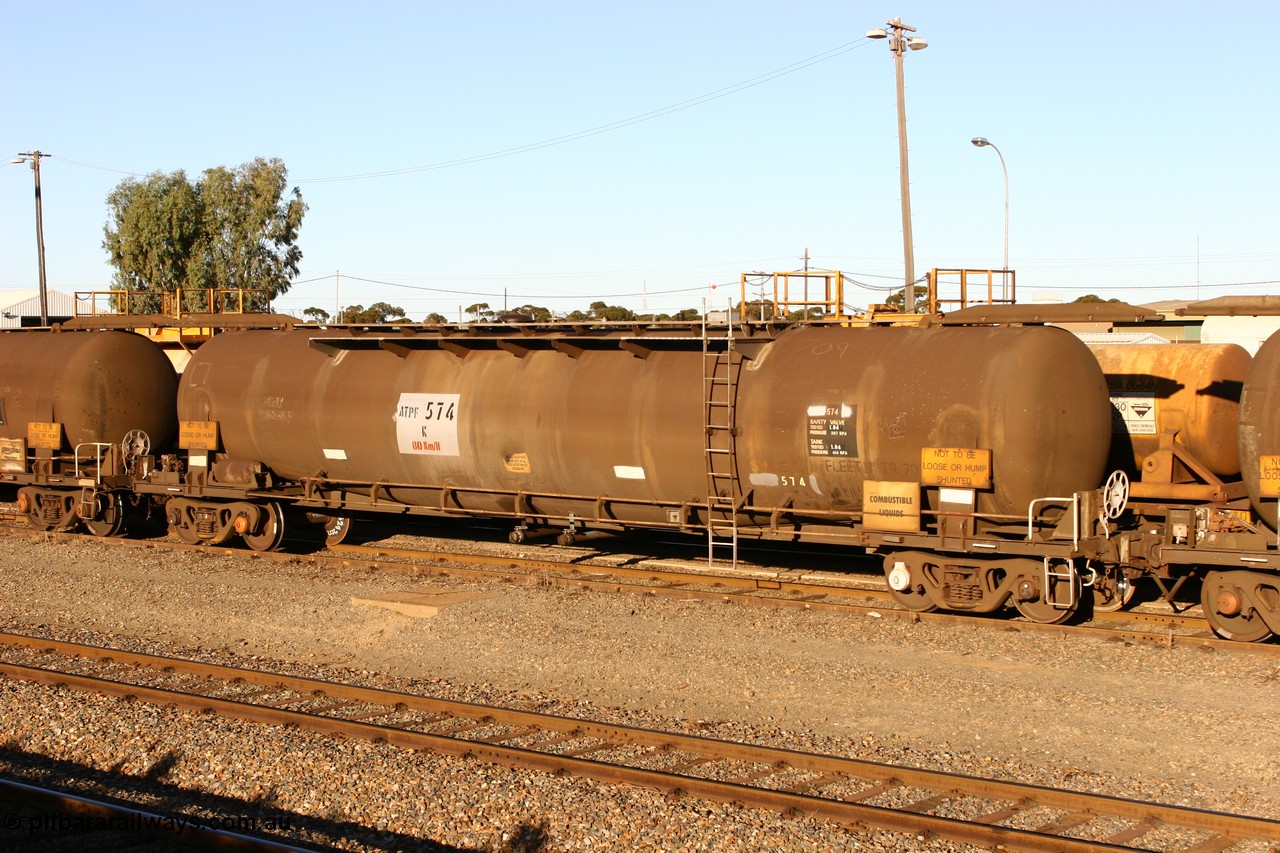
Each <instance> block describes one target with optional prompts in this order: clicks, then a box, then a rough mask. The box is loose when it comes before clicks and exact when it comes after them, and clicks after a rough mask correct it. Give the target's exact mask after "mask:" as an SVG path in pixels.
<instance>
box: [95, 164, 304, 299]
mask: <svg viewBox="0 0 1280 853" xmlns="http://www.w3.org/2000/svg"><path fill="white" fill-rule="evenodd" d="M107 207H108V210H109V214H110V219H109V221H108V223H107V225H106V228H105V229H104V232H105V235H106V239H105V240H104V241H103V248H104V249H106V250H107V253H108V255H109V256H110V261H111V265H112V266H113V267H114V268H115V273H114V274H113V276H112V283H113V285H114V286H115V287H116V288H117V289H120V290H125V291H129V292H130V296H129V297H128V300H129V310H130V311H132V312H135V313H136V312H138V311H140V310H146V311H156V310H160V307H161V298H160V294H168V293H174V292H176V291H178V290H182V291H183V292H184V294H185V295H184V302H183V305H182V308H183V309H185V310H209V309H210V307H211V306H210V305H209V303H208V300H207V298H206V294H207V293H210V292H218V291H222V292H227V291H244V292H248V294H249V297H248V298H247V300H245V302H244V303H243V307H244V308H245V309H247V310H261V309H264V308H266V307H267V305H268V304H269V302H270V300H272V299H274V298H275V297H277V296H279V295H280V294H282V293H284V292H285V291H287V290H288V289H289V284H290V281H291V280H292V279H293V278H296V277H297V275H298V264H299V263H300V262H301V260H302V250H301V249H300V248H299V247H298V245H297V240H298V232H299V230H300V229H301V227H302V218H303V215H304V214H305V213H306V210H307V206H306V204H305V203H304V202H303V200H302V194H301V192H299V190H298V188H297V187H294V188H292V189H290V188H289V187H288V170H287V169H286V168H285V165H284V162H283V161H281V160H278V159H271V160H266V159H263V158H261V157H260V158H258V159H256V160H253V161H252V162H250V163H245V164H243V165H241V166H239V167H237V168H235V169H227V168H224V167H221V166H219V167H217V168H213V169H206V170H205V171H204V172H203V173H202V174H201V176H200V178H199V180H196V181H190V180H188V178H187V176H186V174H185V173H184V172H183V171H181V170H179V171H176V172H171V173H167V174H166V173H163V172H154V173H152V174H150V175H148V176H147V177H145V178H142V179H138V178H127V179H125V180H124V181H122V182H121V183H120V184H119V185H118V186H117V187H116V188H115V189H114V190H113V191H112V192H111V194H110V195H109V196H108V197H107ZM133 294H138V295H137V296H135V295H133ZM230 300H231V297H229V296H227V295H225V294H224V296H223V297H222V304H221V305H219V306H217V307H220V308H223V309H226V308H229V307H232V303H231V301H230ZM240 304H241V303H240V302H239V301H236V302H235V307H239V306H240Z"/></svg>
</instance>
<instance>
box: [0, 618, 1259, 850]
mask: <svg viewBox="0 0 1280 853" xmlns="http://www.w3.org/2000/svg"><path fill="white" fill-rule="evenodd" d="M0 675H3V676H5V677H7V678H12V679H20V680H24V681H31V682H37V683H41V684H46V685H57V686H65V687H69V688H73V689H77V690H83V691H89V692H93V693H97V694H102V695H109V696H117V697H125V698H129V699H130V700H134V701H144V702H151V703H156V704H164V705H172V706H177V707H180V708H185V709H189V710H194V711H213V712H217V713H219V714H222V715H225V716H228V717H234V718H237V719H242V720H249V721H254V722H259V723H267V724H275V725H294V726H297V727H299V728H302V729H306V730H310V731H315V732H323V733H328V734H332V735H338V736H342V737H349V738H363V739H367V740H378V741H385V742H388V743H391V744H394V745H397V746H401V747H405V748H410V749H419V750H427V751H430V752H434V753H437V754H441V755H447V756H455V757H462V758H470V759H476V760H480V761H485V762H490V763H494V764H500V765H504V766H510V767H521V768H528V769H534V770H541V771H544V772H548V773H560V774H571V775H573V776H576V777H581V778H588V779H593V780H596V781H599V782H605V783H613V784H627V785H636V786H643V787H647V788H653V789H657V790H662V791H667V792H669V793H671V794H673V795H686V796H691V797H696V798H701V799H707V800H714V801H720V802H732V803H739V804H742V805H744V806H749V807H754V808H762V809H770V810H774V811H778V812H782V813H794V814H805V815H808V816H810V817H815V818H821V819H825V820H829V821H834V822H837V823H840V824H844V825H846V826H849V827H851V828H863V829H865V828H876V829H882V830H890V831H901V832H911V833H915V834H925V835H932V836H936V837H939V838H943V839H948V840H952V841H956V842H962V843H967V844H973V845H977V846H980V847H995V846H997V845H999V847H998V848H997V849H1005V850H1024V851H1060V853H1072V851H1086V850H1087V851H1098V850H1139V849H1141V850H1152V849H1155V850H1170V851H1186V853H1193V852H1194V853H1208V851H1231V850H1235V849H1244V848H1246V847H1247V846H1248V845H1250V844H1253V845H1255V846H1256V844H1258V843H1260V842H1262V843H1280V821H1275V820H1270V819H1265V818H1259V817H1250V816H1245V815H1233V814H1226V813H1220V812H1210V811H1204V810H1198V809H1192V808H1186V807H1181V806H1171V805H1163V804H1159V803H1150V802H1141V801H1137V800H1130V799H1122V798H1116V797H1108V796H1101V795H1097V794H1089V793H1082V792H1079V791H1071V790H1063V789H1054V788H1048V787H1042V786H1034V785H1023V784H1019V783H1016V782H1010V781H1002V780H996V779H989V778H980V777H972V776H963V775H956V774H950V773H941V772H936V771H929V770H921V769H918V768H914V767H907V766H894V765H889V764H881V763H876V762H871V761H863V760H858V759H851V758H844V757H840V756H835V755H823V754H812V753H806V752H799V751H795V750H788V749H779V748H774V747H768V746H760V745H755V744H747V743H737V742H732V741H724V740H715V739H710V738H705V737H698V736H694V735H688V734H680V733H673V732H669V731H660V730H651V729H643V728H636V727H629V726H622V725H611V724H604V723H599V722H595V721H591V720H586V719H579V718H573V717H562V716H555V715H549V714H543V713H537V712H531V711H526V710H520V709H513V708H505V707H498V706H491V705H480V704H473V703H464V702H456V701H449V700H442V699H434V698H430V697H425V696H420V695H416V694H410V693H401V692H393V691H388V690H382V689H374V688H367V687H361V686H358V685H352V684H342V683H335V682H329V681H321V680H316V679H310V678H300V677H294V676H285V675H279V674H276V673H270V672H261V671H256V670H249V669H241V668H235V667H226V666H220V665H215V664H209V663H202V662H198V661H190V660H183V659H178V658H170V657H158V656H154V655H146V654H138V653H134V652H126V651H122V650H119V649H111V648H103V647H97V646H86V645H78V644H72V643H64V642H57V641H53V640H48V639H44V638H39V637H27V636H21V635H13V634H0ZM1255 849H1256V847H1255Z"/></svg>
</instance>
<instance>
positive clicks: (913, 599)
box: [884, 554, 938, 613]
mask: <svg viewBox="0 0 1280 853" xmlns="http://www.w3.org/2000/svg"><path fill="white" fill-rule="evenodd" d="M918 556H919V555H912V554H908V555H900V554H890V555H888V556H887V557H885V558H884V574H885V579H886V580H887V581H888V583H889V594H890V595H892V596H893V600H894V601H896V602H898V603H899V604H901V605H902V606H903V607H905V608H906V609H908V610H914V611H915V612H916V613H931V612H933V611H934V610H937V609H938V605H937V604H935V603H934V601H933V598H932V597H931V596H930V595H929V591H928V589H927V585H926V581H925V580H924V579H923V578H922V577H921V574H922V572H921V565H920V561H919V560H918V559H913V558H918Z"/></svg>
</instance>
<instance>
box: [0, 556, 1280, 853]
mask: <svg viewBox="0 0 1280 853" xmlns="http://www.w3.org/2000/svg"><path fill="white" fill-rule="evenodd" d="M526 550H529V549H528V547H527V546H526ZM402 591H420V592H443V591H451V592H472V593H480V594H481V597H478V598H474V599H472V600H469V601H466V602H465V603H461V604H457V605H455V606H452V607H447V608H445V609H443V610H442V611H441V612H440V613H439V615H437V616H435V617H432V618H413V617H409V616H405V615H402V614H400V613H396V612H393V611H390V610H387V609H383V608H378V607H372V606H369V605H359V604H354V603H353V599H360V598H367V597H370V596H376V595H379V594H385V593H391V592H402ZM0 593H3V594H0V616H2V620H3V621H2V624H3V625H4V626H5V629H6V630H9V631H14V632H19V633H28V634H35V635H39V636H48V637H52V638H58V639H70V640H77V641H85V642H96V643H100V644H102V645H111V646H119V647H125V648H130V649H137V650H141V651H149V652H153V653H159V654H170V655H175V656H180V657H191V658H199V659H204V660H210V661H213V662H218V663H229V664H233V665H243V666H254V667H258V668H265V669H278V670H281V671H288V672H295V673H298V674H303V675H310V676H315V677H320V678H330V679H334V680H344V681H354V682H360V683H366V684H370V685H372V686H385V687H392V688H397V689H410V690H412V691H414V692H419V693H423V694H427V695H432V696H440V697H443V698H448V699H461V700H465V701H478V702H494V703H506V704H513V705H518V706H520V707H527V708H531V709H535V710H540V711H545V712H548V713H556V714H564V715H570V716H580V717H586V718H590V719H600V720H607V721H614V722H624V723H629V724H632V725H644V726H655V727H661V728H667V729H672V730H676V731H692V732H697V733H698V734H703V735H707V736H710V737H718V738H725V739H733V740H744V741H752V742H760V743H767V744H770V745H777V746H784V747H792V748H799V749H818V750H821V751H824V752H830V753H833V754H838V755H847V756H851V757H856V758H864V759H870V760H874V761H884V762H892V763H904V764H910V765H913V766H919V767H925V768H929V769H935V770H944V771H950V772H956V773H965V774H972V775H978V776H988V777H995V778H1002V779H1013V780H1017V781H1025V782H1034V783H1038V784H1044V785H1052V786H1062V787H1071V788H1075V789H1079V790H1083V791H1089V792H1096V793H1105V794H1110V795H1115V796H1123V797H1135V798H1140V799H1149V800H1158V801H1161V802H1166V803H1172V804H1179V805H1187V806H1193V807H1197V808H1206V809H1215V810H1229V811H1235V812H1241V813H1250V814H1256V815H1260V816H1264V817H1277V816H1280V807H1278V806H1280V770H1278V769H1277V767H1276V764H1275V761H1274V758H1273V755H1272V752H1273V744H1274V743H1275V742H1276V741H1277V735H1278V734H1280V720H1278V719H1277V715H1276V714H1275V712H1274V709H1275V707H1276V705H1277V700H1280V689H1278V687H1277V677H1278V676H1280V660H1276V659H1272V658H1264V657H1254V656H1251V655H1246V654H1229V653H1220V652H1205V651H1200V650H1188V649H1182V648H1174V649H1162V648H1156V647H1149V646H1136V645H1127V644H1123V643H1117V642H1104V641H1097V640H1088V639H1080V638H1075V637H1059V636H1053V635H1045V634H1033V633H1017V632H1009V631H1002V630H1000V629H999V628H998V627H995V628H993V627H991V626H989V625H975V626H961V627H952V626H938V625H930V624H927V623H919V624H912V623H909V622H899V621H893V620H887V619H884V620H878V619H874V618H862V619H852V618H849V617H845V616H839V615H834V614H825V613H819V612H797V611H764V610H760V609H748V608H742V607H736V606H732V605H725V604H705V603H690V602H677V601H669V600H663V599H660V598H652V597H642V596H625V595H610V594H599V593H580V592H567V591H564V590H558V589H551V588H545V587H536V586H517V585H513V584H502V583H468V582H462V581H459V580H456V579H448V578H445V579H440V578H433V577H429V576H426V575H410V574H404V573H397V572H391V571H386V570H370V569H365V568H360V567H348V568H339V569H334V568H328V567H323V568H322V567H319V566H315V565H311V564H308V563H306V562H303V561H298V562H294V563H284V564H277V563H267V562H265V561H261V560H254V561H250V560H246V559H244V558H243V557H239V556H223V555H220V554H217V553H214V552H209V553H195V554H191V553H169V552H162V551H158V550H155V549H147V550H140V549H133V548H112V547H108V546H106V545H103V544H102V543H98V542H94V541H92V540H88V541H67V540H64V539H55V538H45V537H28V536H0ZM0 731H3V733H4V741H5V747H6V752H5V756H4V757H5V763H6V764H7V765H8V766H10V767H11V768H14V767H22V768H27V770H28V772H30V773H35V774H40V773H44V774H45V775H54V776H58V775H61V776H66V775H68V774H70V773H71V771H72V770H76V769H78V770H80V771H82V772H83V773H84V775H85V776H86V778H90V777H93V778H99V777H96V776H95V775H94V774H107V775H108V776H109V774H112V773H114V774H117V775H118V776H119V777H120V778H121V779H122V780H126V781H127V782H128V784H129V785H133V786H135V787H136V786H138V785H141V784H142V783H138V782H137V781H136V780H137V779H139V778H141V779H143V780H144V781H145V783H146V784H149V785H154V786H157V788H156V790H154V791H151V792H150V793H149V794H147V796H152V797H154V798H156V800H155V801H156V802H158V803H162V804H164V803H171V802H174V800H172V799H166V798H173V797H176V795H177V792H179V791H190V790H199V791H202V792H206V798H207V802H208V803H210V804H212V805H210V806H209V811H208V813H207V814H206V817H207V818H208V819H214V818H216V817H217V816H218V815H219V814H230V813H233V812H235V811H236V809H238V808H240V809H248V810H250V811H252V810H253V809H258V810H259V811H258V812H257V813H259V814H264V815H265V814H270V815H275V816H276V818H277V819H278V820H279V821H282V822H287V821H289V820H296V821H299V822H305V824H306V825H305V827H304V829H305V831H306V833H309V834H304V836H303V837H309V838H311V839H312V840H315V841H319V842H322V843H325V844H338V845H340V846H347V847H350V848H351V849H408V848H411V847H412V846H414V845H415V844H421V845H423V849H433V848H432V846H431V845H432V844H439V845H446V848H447V847H454V848H462V849H468V850H470V849H475V850H503V849H507V850H517V849H520V850H526V849H527V850H533V849H545V850H588V849H605V850H634V849H655V850H656V849H663V850H667V849H670V850H743V851H745V850H761V849H790V850H832V849H839V850H901V849H921V850H949V849H956V848H955V847H954V846H953V845H949V844H947V843H945V842H940V841H936V840H922V839H915V838H910V837H907V838H904V837H901V836H894V835H890V834H884V833H869V832H852V831H849V830H847V829H845V828H842V827H838V826H834V825H831V824H828V823H825V822H822V821H813V820H809V819H807V818H783V817H779V816H776V815H772V814H768V813H763V812H757V811H753V810H747V809H740V808H736V807H733V806H728V805H722V804H716V803H705V802H700V801H695V800H688V799H678V798H669V797H666V796H663V795H660V794H657V793H655V792H650V791H642V790H636V789H631V788H617V787H609V786H604V785H599V784H596V783H592V782H589V781H584V780H571V779H564V778H555V777H550V776H546V775H543V774H538V773H531V772H523V771H513V770H507V769H503V768H496V767H490V766H488V765H484V764H481V763H479V762H476V761H466V760H459V759H445V758H440V757H436V756H432V755H426V754H421V753H414V752H410V751H407V750H403V749H399V748H396V747H391V746H388V745H386V744H373V743H360V742H346V741H340V740H334V739H331V738H327V737H324V736H320V735H313V734H309V733H305V732H299V731H296V730H292V729H279V728H273V727H267V726H256V725H249V724H244V723H237V722H234V721H228V720H220V719H218V718H215V717H211V716H208V715H195V714H190V713H186V712H180V711H177V710H174V709H167V708H158V707H155V706H150V705H146V704H145V703H128V702H123V701H120V700H114V699H107V698H101V697H93V696H86V695H83V694H79V693H75V692H73V691H69V690H65V689H55V688H45V687H38V686H35V685H29V684H21V683H15V682H8V681H5V682H0ZM41 762H45V763H44V764H42V763H41ZM49 762H63V763H52V764H51V763H49ZM99 781H101V778H99ZM121 784H125V782H121ZM245 803H248V804H249V805H247V806H246V805H244V804H245ZM175 807H176V806H175ZM2 838H3V835H0V839H2ZM341 839H345V840H341ZM434 849H441V848H438V847H437V848H434ZM959 849H964V848H959Z"/></svg>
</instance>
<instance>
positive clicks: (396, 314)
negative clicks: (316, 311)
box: [303, 302, 409, 323]
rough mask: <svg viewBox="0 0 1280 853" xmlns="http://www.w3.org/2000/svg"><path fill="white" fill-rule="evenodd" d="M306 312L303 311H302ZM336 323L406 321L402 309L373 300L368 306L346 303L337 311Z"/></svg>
mask: <svg viewBox="0 0 1280 853" xmlns="http://www.w3.org/2000/svg"><path fill="white" fill-rule="evenodd" d="M303 313H304V314H305V313H306V312H305V311H304V312H303ZM334 322H336V323H407V322H409V320H408V318H407V317H405V314H404V309H403V308H400V307H398V306H396V305H391V304H390V303H387V302H375V303H373V304H372V305H370V306H369V307H368V308H365V307H364V306H363V305H348V306H347V307H346V308H343V309H342V311H340V312H339V313H338V316H337V319H335V320H334Z"/></svg>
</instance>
